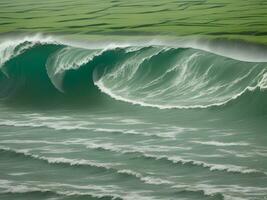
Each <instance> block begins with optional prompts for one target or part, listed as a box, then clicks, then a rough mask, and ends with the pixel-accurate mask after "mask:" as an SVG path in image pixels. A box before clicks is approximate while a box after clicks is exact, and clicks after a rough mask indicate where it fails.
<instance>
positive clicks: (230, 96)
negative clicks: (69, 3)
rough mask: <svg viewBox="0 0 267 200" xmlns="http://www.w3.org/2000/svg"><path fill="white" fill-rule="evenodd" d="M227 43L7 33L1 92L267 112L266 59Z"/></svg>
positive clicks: (25, 97)
mask: <svg viewBox="0 0 267 200" xmlns="http://www.w3.org/2000/svg"><path fill="white" fill-rule="evenodd" d="M228 43H229V42H228ZM228 46H230V45H228ZM225 48H226V47H225ZM227 48H228V47H227ZM222 49H223V48H222V47H221V48H210V46H207V44H204V43H203V46H201V45H200V44H199V43H198V44H196V43H181V44H179V43H177V44H170V43H167V42H166V43H164V42H158V41H151V42H147V43H144V44H140V43H133V42H132V43H118V44H116V43H114V42H110V43H103V44H100V43H99V44H97V43H92V44H90V43H88V44H87V43H86V44H83V45H77V44H74V43H73V44H72V43H70V42H66V41H63V40H59V39H55V38H52V37H42V36H33V37H26V38H23V39H16V40H11V39H10V40H8V39H6V40H4V41H2V42H1V43H0V52H1V57H0V70H1V71H0V98H1V99H3V100H7V99H8V102H16V103H17V102H20V103H21V102H29V101H31V103H33V102H34V103H37V104H38V105H39V104H40V103H41V102H45V103H53V102H57V101H58V102H60V101H63V100H70V102H73V101H76V100H80V99H83V100H85V102H87V103H88V102H90V103H92V102H99V101H98V100H99V99H103V98H104V99H107V98H106V96H107V95H108V96H109V97H111V98H113V99H115V100H119V101H124V102H127V103H130V104H137V105H140V106H148V107H155V108H159V109H174V108H178V109H189V108H191V109H195V108H197V109H199V108H202V109H205V108H209V107H224V106H227V105H229V104H230V105H232V104H234V105H238V106H237V108H240V107H246V108H247V106H246V105H247V104H248V103H250V106H249V107H250V108H251V109H252V110H254V109H256V110H258V111H260V113H261V114H264V115H265V114H266V113H267V110H266V107H267V106H266V102H267V101H266V100H267V92H266V88H267V62H266V60H264V59H260V58H258V57H257V56H255V58H254V57H253V56H252V55H251V54H249V56H248V53H245V54H244V55H243V56H241V55H240V53H239V54H237V55H236V56H235V52H234V51H232V54H230V53H231V48H230V47H229V51H227V49H226V50H224V51H223V50H222ZM253 58H254V59H253ZM18 97H19V98H18ZM18 99H19V100H18ZM89 100H90V101H89Z"/></svg>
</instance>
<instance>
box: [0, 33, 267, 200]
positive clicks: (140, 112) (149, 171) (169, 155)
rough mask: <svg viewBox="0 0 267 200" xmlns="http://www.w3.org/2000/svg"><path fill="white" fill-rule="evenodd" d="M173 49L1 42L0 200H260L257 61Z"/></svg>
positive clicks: (154, 44) (263, 96)
mask: <svg viewBox="0 0 267 200" xmlns="http://www.w3.org/2000/svg"><path fill="white" fill-rule="evenodd" d="M175 41H176V42H173V41H167V40H166V41H164V40H152V39H151V40H149V39H147V40H146V41H134V40H130V39H129V40H128V41H127V42H122V41H120V42H116V41H102V42H100V41H98V42H93V41H91V42H90V41H83V42H78V41H70V40H68V41H67V40H64V39H62V38H59V37H44V36H29V37H22V36H21V37H17V38H4V39H2V40H1V44H0V52H1V54H0V55H1V58H0V66H1V73H0V99H1V100H0V111H1V112H0V199H27V200H29V199H51V200H52V199H53V200H54V199H185V200H186V199H188V200H193V199H209V200H211V199H214V200H215V199H216V200H217V199H226V200H228V199H229V200H232V199H233V200H234V199H236V200H240V199H251V200H252V199H253V200H256V199H257V200H261V199H266V198H267V170H266V169H267V160H266V156H267V149H266V142H267V141H266V140H267V137H266V128H267V125H266V119H267V118H266V117H267V103H266V102H267V92H266V88H267V59H266V56H264V55H266V50H265V49H264V48H263V47H257V46H249V44H245V43H240V42H239V43H231V41H225V42H224V41H219V42H217V43H216V42H207V41H193V40H181V41H178V40H175Z"/></svg>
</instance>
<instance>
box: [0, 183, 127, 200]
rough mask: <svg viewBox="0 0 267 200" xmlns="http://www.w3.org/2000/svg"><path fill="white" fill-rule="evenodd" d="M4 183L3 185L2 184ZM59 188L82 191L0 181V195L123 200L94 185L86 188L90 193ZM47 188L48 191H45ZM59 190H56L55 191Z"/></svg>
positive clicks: (80, 187) (54, 185) (56, 185)
mask: <svg viewBox="0 0 267 200" xmlns="http://www.w3.org/2000/svg"><path fill="white" fill-rule="evenodd" d="M2 183H5V184H2ZM59 186H68V187H70V188H76V189H82V188H83V187H82V186H72V185H67V184H53V187H52V185H51V184H50V185H49V184H48V185H37V186H36V185H35V186H32V185H31V184H17V183H15V182H11V181H6V180H1V181H0V188H1V189H5V190H4V191H1V192H0V194H31V195H32V194H40V195H41V196H42V195H43V194H46V195H50V196H65V197H73V198H74V197H89V198H97V199H110V200H123V199H125V198H123V197H121V196H120V195H116V194H112V193H115V191H109V190H105V189H104V188H103V187H102V188H100V187H97V186H94V185H88V186H86V189H87V190H92V191H91V192H82V191H72V190H69V191H66V190H61V189H60V188H59ZM47 188H49V189H47ZM56 188H59V189H58V190H55V189H56Z"/></svg>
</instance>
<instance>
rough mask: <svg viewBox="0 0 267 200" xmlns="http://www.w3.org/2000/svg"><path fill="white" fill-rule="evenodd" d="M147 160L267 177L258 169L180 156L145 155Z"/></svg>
mask: <svg viewBox="0 0 267 200" xmlns="http://www.w3.org/2000/svg"><path fill="white" fill-rule="evenodd" d="M144 156H145V157H147V158H152V159H156V160H164V161H168V162H172V163H174V164H182V165H191V166H200V167H203V168H207V169H209V170H210V171H226V172H232V173H240V174H259V175H267V173H266V172H262V171H259V170H256V169H250V168H247V167H243V166H237V165H231V164H210V163H206V162H203V161H197V160H190V159H184V158H181V157H179V156H164V155H162V156H155V155H151V154H145V155H144Z"/></svg>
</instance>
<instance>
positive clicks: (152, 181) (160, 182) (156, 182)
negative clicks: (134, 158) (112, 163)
mask: <svg viewBox="0 0 267 200" xmlns="http://www.w3.org/2000/svg"><path fill="white" fill-rule="evenodd" d="M118 173H119V174H125V175H130V176H134V177H136V178H138V179H140V180H141V181H143V182H145V183H147V184H151V185H166V184H167V185H170V184H173V182H172V181H168V180H163V179H161V178H154V177H150V176H143V175H142V174H140V173H138V172H134V171H132V170H128V169H122V170H119V171H118Z"/></svg>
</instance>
